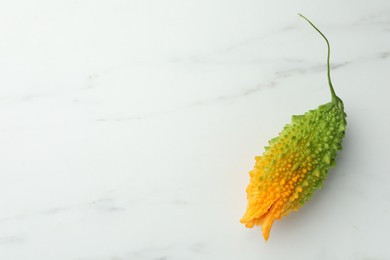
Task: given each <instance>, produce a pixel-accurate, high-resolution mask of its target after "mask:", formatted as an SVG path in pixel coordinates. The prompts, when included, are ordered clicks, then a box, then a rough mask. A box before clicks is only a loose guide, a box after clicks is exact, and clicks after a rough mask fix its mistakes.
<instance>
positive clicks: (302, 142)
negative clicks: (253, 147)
mask: <svg viewBox="0 0 390 260" xmlns="http://www.w3.org/2000/svg"><path fill="white" fill-rule="evenodd" d="M345 128H346V114H345V113H344V106H343V102H342V101H341V99H339V98H338V97H337V98H336V99H334V100H333V101H332V102H329V103H327V104H324V105H321V106H319V107H318V108H317V109H315V110H311V111H308V112H306V113H305V114H304V115H301V116H293V117H292V122H291V124H288V125H286V126H285V127H284V129H283V131H282V132H281V133H280V134H279V136H278V137H276V138H274V139H272V140H271V141H270V142H269V146H268V147H265V152H264V154H263V155H262V156H259V157H256V158H255V159H256V164H255V167H254V169H253V170H252V171H251V172H250V173H249V174H250V183H249V185H248V187H247V189H246V191H247V195H248V196H247V198H248V206H247V210H246V212H245V214H244V216H243V218H242V219H241V222H242V223H244V224H245V226H246V227H249V228H251V227H253V226H255V225H262V231H263V236H264V239H265V240H268V238H269V234H270V231H271V227H272V224H273V223H274V221H275V220H277V219H281V218H282V217H284V216H287V215H288V214H290V213H291V212H292V211H296V210H298V209H299V208H300V207H301V206H302V205H303V204H304V203H305V202H306V201H308V200H309V199H310V198H311V196H312V195H313V193H314V192H315V191H316V190H317V189H319V188H321V186H322V184H323V182H324V180H325V178H326V176H327V173H328V170H329V168H330V167H331V166H334V165H335V159H336V154H337V151H338V150H340V149H341V143H342V140H343V137H344V132H345Z"/></svg>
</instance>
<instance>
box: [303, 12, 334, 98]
mask: <svg viewBox="0 0 390 260" xmlns="http://www.w3.org/2000/svg"><path fill="white" fill-rule="evenodd" d="M298 15H299V16H300V17H302V18H303V19H305V20H306V21H307V22H308V23H309V24H310V25H311V26H313V28H314V29H316V31H317V32H319V33H320V34H321V36H322V37H323V38H324V39H325V41H326V45H328V59H327V64H328V83H329V88H330V93H331V94H332V101H333V102H336V103H337V102H338V101H339V100H340V99H339V98H338V97H337V96H336V93H335V92H334V88H333V85H332V80H331V79H330V45H329V41H328V39H327V38H326V37H325V35H324V34H323V33H322V32H321V31H320V30H318V28H317V27H316V26H315V25H314V24H313V23H312V22H311V21H310V20H309V19H307V18H306V17H305V16H303V15H302V14H298Z"/></svg>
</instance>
